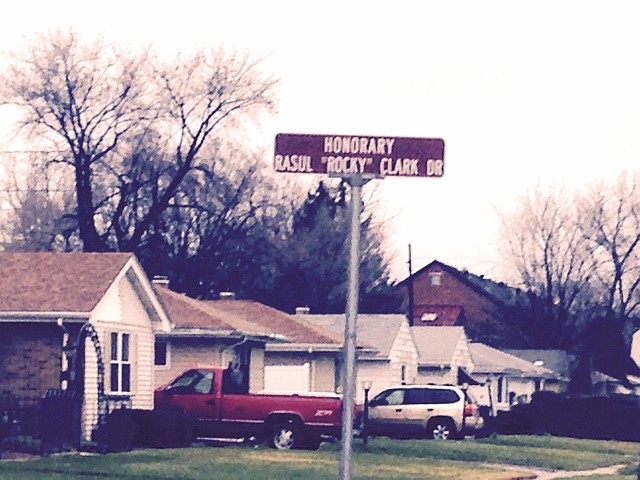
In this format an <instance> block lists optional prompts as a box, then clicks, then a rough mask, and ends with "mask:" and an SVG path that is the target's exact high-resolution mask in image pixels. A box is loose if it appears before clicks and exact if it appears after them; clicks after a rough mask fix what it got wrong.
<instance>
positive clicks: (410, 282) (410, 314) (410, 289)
mask: <svg viewBox="0 0 640 480" xmlns="http://www.w3.org/2000/svg"><path fill="white" fill-rule="evenodd" d="M407 293H408V295H409V308H408V310H409V311H408V312H407V316H408V317H409V326H410V327H413V271H412V269H411V244H409V279H408V282H407Z"/></svg>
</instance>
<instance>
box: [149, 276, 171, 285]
mask: <svg viewBox="0 0 640 480" xmlns="http://www.w3.org/2000/svg"><path fill="white" fill-rule="evenodd" d="M151 283H153V284H154V285H158V286H160V287H165V288H169V277H167V276H166V275H156V276H154V277H153V280H151Z"/></svg>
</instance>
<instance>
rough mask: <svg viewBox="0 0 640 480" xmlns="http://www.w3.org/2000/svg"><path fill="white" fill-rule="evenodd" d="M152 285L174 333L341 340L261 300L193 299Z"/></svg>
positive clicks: (308, 341)
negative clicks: (193, 331) (231, 333)
mask: <svg viewBox="0 0 640 480" xmlns="http://www.w3.org/2000/svg"><path fill="white" fill-rule="evenodd" d="M154 286H155V287H156V291H157V292H158V295H159V297H160V299H161V300H162V303H163V304H164V306H165V308H166V310H167V311H168V313H169V317H170V318H171V321H172V323H173V324H174V327H175V329H174V332H178V333H179V332H180V331H182V332H186V331H188V330H193V329H198V330H200V331H204V330H207V331H209V332H212V333H214V332H216V331H217V332H220V333H221V334H223V333H229V332H233V333H237V334H241V335H250V336H259V337H264V338H272V339H273V340H275V341H278V340H279V341H287V342H295V343H304V344H340V343H341V342H342V340H341V338H340V337H339V336H337V335H335V334H334V333H333V332H332V331H330V330H327V329H323V328H321V327H318V326H316V325H313V324H311V323H309V322H306V321H304V320H302V319H300V318H297V317H295V316H294V315H289V314H287V313H285V312H282V311H280V310H277V309H275V308H272V307H269V306H268V305H264V304H262V303H258V302H254V301H250V300H196V299H193V298H190V297H188V296H186V295H184V294H181V293H177V292H174V291H172V290H170V289H169V288H168V287H166V286H163V285H158V284H155V285H154Z"/></svg>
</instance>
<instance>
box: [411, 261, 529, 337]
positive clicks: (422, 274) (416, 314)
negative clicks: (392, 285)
mask: <svg viewBox="0 0 640 480" xmlns="http://www.w3.org/2000/svg"><path fill="white" fill-rule="evenodd" d="M400 287H401V289H402V292H403V308H404V310H405V311H408V309H409V307H408V306H409V303H410V302H409V292H410V291H411V290H412V291H413V312H412V314H411V315H410V317H411V319H412V325H416V326H419V325H422V326H464V327H465V331H466V332H467V335H468V336H469V338H470V339H471V340H473V341H480V342H484V343H487V344H489V345H493V346H497V347H501V346H509V347H514V348H518V347H521V346H525V345H523V343H522V342H523V336H522V334H521V332H522V326H523V325H525V324H526V322H527V318H528V316H529V315H530V311H531V310H530V307H528V299H527V297H526V295H525V294H524V293H523V292H521V291H520V290H518V289H515V288H512V287H509V286H508V285H505V284H504V283H498V282H494V281H492V280H489V279H486V278H484V277H482V276H479V275H474V274H472V273H469V272H467V271H461V270H457V269H456V268H453V267H451V266H449V265H446V264H444V263H442V262H439V261H437V260H436V261H433V262H431V263H429V264H428V265H426V266H425V267H423V268H421V269H420V270H419V271H417V272H416V273H414V274H413V275H412V276H411V277H408V278H406V279H404V280H403V281H402V282H400ZM410 287H412V288H410Z"/></svg>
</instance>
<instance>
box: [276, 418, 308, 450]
mask: <svg viewBox="0 0 640 480" xmlns="http://www.w3.org/2000/svg"><path fill="white" fill-rule="evenodd" d="M301 440H302V432H301V430H300V428H299V427H298V426H297V425H296V424H295V423H294V422H292V421H287V422H279V423H276V424H274V425H273V428H271V431H270V432H269V439H268V442H269V446H270V447H273V448H277V449H278V450H290V449H292V448H295V447H298V446H299V445H300V444H301Z"/></svg>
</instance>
